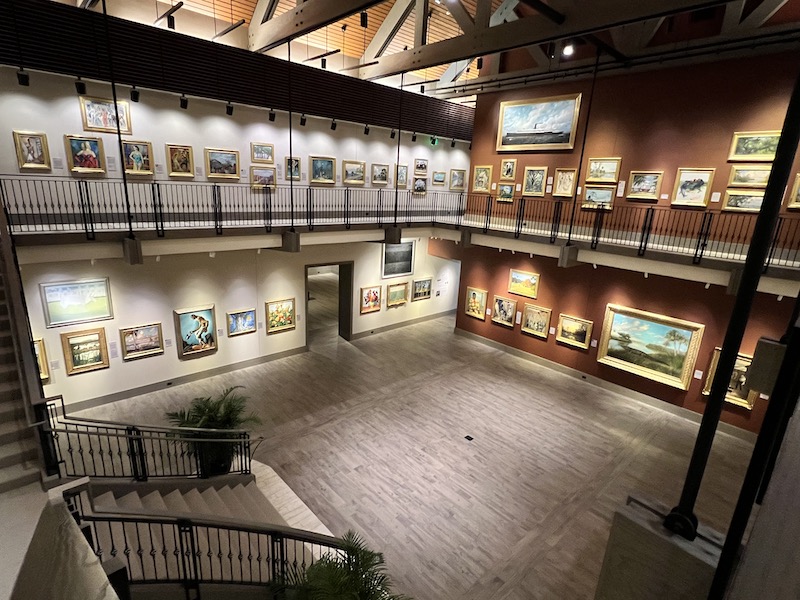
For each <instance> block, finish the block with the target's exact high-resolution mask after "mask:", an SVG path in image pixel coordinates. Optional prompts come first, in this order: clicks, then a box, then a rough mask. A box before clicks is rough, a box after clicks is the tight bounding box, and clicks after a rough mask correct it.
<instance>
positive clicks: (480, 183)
mask: <svg viewBox="0 0 800 600" xmlns="http://www.w3.org/2000/svg"><path fill="white" fill-rule="evenodd" d="M491 189H492V166H491V165H480V166H477V167H475V169H474V170H473V172H472V191H473V192H475V193H482V192H486V193H489V192H490V191H491Z"/></svg>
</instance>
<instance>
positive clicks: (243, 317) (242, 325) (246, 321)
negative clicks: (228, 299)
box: [225, 308, 256, 337]
mask: <svg viewBox="0 0 800 600" xmlns="http://www.w3.org/2000/svg"><path fill="white" fill-rule="evenodd" d="M225 320H226V321H227V324H228V337H236V336H237V335H244V334H245V333H255V331H256V309H255V308H244V309H242V310H234V311H232V312H229V313H225Z"/></svg>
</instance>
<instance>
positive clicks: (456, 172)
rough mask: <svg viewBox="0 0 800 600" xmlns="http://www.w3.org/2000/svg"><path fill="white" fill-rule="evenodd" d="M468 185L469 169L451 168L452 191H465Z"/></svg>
mask: <svg viewBox="0 0 800 600" xmlns="http://www.w3.org/2000/svg"><path fill="white" fill-rule="evenodd" d="M466 185H467V171H466V170H465V169H450V191H451V192H463V191H464V189H465V188H466Z"/></svg>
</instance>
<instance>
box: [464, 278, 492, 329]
mask: <svg viewBox="0 0 800 600" xmlns="http://www.w3.org/2000/svg"><path fill="white" fill-rule="evenodd" d="M488 295H489V292H488V291H487V290H481V289H479V288H474V287H469V286H468V287H467V297H466V300H465V302H464V312H465V313H467V315H469V316H470V317H474V318H476V319H480V320H481V321H485V320H486V299H487V298H488Z"/></svg>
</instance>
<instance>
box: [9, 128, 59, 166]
mask: <svg viewBox="0 0 800 600" xmlns="http://www.w3.org/2000/svg"><path fill="white" fill-rule="evenodd" d="M13 133H14V148H16V150H17V163H18V164H19V168H20V169H21V170H24V171H49V170H50V169H51V167H52V165H51V163H50V149H49V148H48V146H47V135H46V134H44V133H40V132H35V131H14V132H13Z"/></svg>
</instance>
